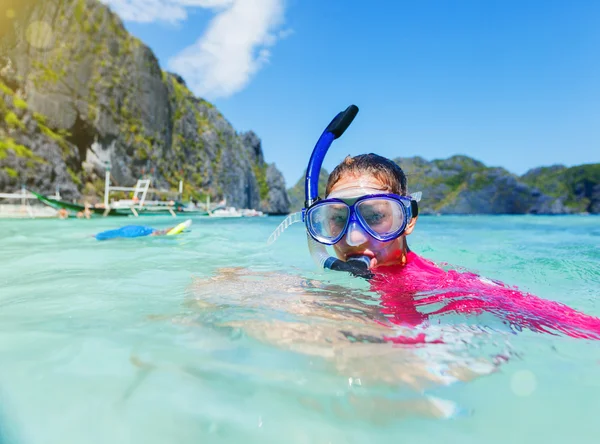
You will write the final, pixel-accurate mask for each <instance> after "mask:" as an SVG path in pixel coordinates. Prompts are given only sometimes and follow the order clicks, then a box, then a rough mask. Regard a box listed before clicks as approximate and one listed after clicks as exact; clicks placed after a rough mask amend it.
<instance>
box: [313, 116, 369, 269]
mask: <svg viewBox="0 0 600 444" xmlns="http://www.w3.org/2000/svg"><path fill="white" fill-rule="evenodd" d="M357 114H358V107H357V106H356V105H350V106H349V107H348V108H346V110H345V111H342V112H341V113H339V114H338V115H337V116H335V118H334V119H333V120H332V121H331V122H330V123H329V125H327V128H325V131H323V134H321V137H319V140H318V141H317V144H316V145H315V148H314V149H313V152H312V154H311V156H310V160H309V161H308V167H307V168H306V179H305V181H304V199H305V200H304V209H303V210H302V220H303V221H304V222H305V223H306V221H305V220H304V219H305V218H304V215H305V213H306V210H307V209H308V208H310V206H311V205H313V204H314V203H315V202H317V201H319V200H320V199H321V198H320V196H319V173H320V171H321V166H322V165H323V160H324V159H325V155H326V154H327V151H328V150H329V147H330V146H331V144H332V143H333V141H334V140H335V139H337V138H339V137H340V136H341V135H342V134H344V132H345V131H346V129H348V127H349V126H350V124H351V123H352V121H353V120H354V118H355V117H356V115H357ZM307 238H308V249H309V250H310V254H311V256H312V257H313V259H314V260H315V262H316V263H317V265H319V266H320V267H322V268H326V269H330V270H336V271H346V272H349V273H351V274H353V275H355V276H361V277H365V278H367V279H368V278H370V277H372V273H371V272H370V271H369V265H370V263H371V260H370V259H369V258H368V257H366V256H356V257H352V258H350V259H349V260H348V261H347V262H344V261H342V260H340V259H338V258H336V257H333V256H330V255H329V253H327V250H326V249H325V246H324V245H322V244H320V243H318V242H317V241H315V240H314V239H313V238H312V237H311V236H310V235H309V234H308V233H307Z"/></svg>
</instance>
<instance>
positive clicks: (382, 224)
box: [356, 198, 405, 237]
mask: <svg viewBox="0 0 600 444" xmlns="http://www.w3.org/2000/svg"><path fill="white" fill-rule="evenodd" d="M356 211H357V212H358V213H359V214H360V216H361V218H362V220H363V221H364V222H365V223H366V224H367V225H368V226H369V228H370V229H371V230H372V231H373V232H375V233H377V234H378V235H380V236H382V237H386V236H390V235H393V234H396V233H397V232H398V231H399V230H400V229H401V228H402V226H403V225H404V219H405V216H404V211H403V208H402V204H401V203H400V202H398V201H396V200H393V199H382V198H374V199H367V200H363V201H362V202H359V203H358V205H357V206H356Z"/></svg>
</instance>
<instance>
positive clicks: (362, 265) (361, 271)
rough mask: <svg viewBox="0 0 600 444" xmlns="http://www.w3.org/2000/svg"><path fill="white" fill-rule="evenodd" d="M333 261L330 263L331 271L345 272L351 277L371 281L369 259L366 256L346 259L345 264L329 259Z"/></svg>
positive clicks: (371, 274)
mask: <svg viewBox="0 0 600 444" xmlns="http://www.w3.org/2000/svg"><path fill="white" fill-rule="evenodd" d="M331 259H333V260H334V261H333V262H332V263H331V267H329V268H330V269H331V270H336V271H346V272H348V273H350V274H352V275H353V276H358V277H362V278H366V279H371V278H372V277H373V273H372V272H371V270H369V266H370V265H371V259H370V258H369V257H368V256H353V257H351V258H348V261H347V262H344V261H342V260H339V259H336V258H333V257H332V258H331Z"/></svg>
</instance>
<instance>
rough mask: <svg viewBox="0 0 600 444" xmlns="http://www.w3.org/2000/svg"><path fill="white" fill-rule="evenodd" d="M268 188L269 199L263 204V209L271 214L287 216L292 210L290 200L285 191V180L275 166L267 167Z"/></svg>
mask: <svg viewBox="0 0 600 444" xmlns="http://www.w3.org/2000/svg"><path fill="white" fill-rule="evenodd" d="M267 188H268V189H269V192H268V194H267V199H266V201H263V202H261V208H264V211H266V212H268V213H270V214H287V213H288V212H289V210H290V199H289V197H288V193H287V190H286V189H285V180H284V179H283V175H282V174H281V172H280V171H279V170H278V169H277V168H275V165H273V164H271V165H269V166H268V167H267Z"/></svg>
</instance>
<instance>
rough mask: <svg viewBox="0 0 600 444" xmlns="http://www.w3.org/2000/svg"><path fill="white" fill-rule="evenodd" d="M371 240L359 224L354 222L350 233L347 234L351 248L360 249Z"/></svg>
mask: <svg viewBox="0 0 600 444" xmlns="http://www.w3.org/2000/svg"><path fill="white" fill-rule="evenodd" d="M368 240H369V239H368V238H367V233H365V232H364V230H363V229H362V227H361V226H360V225H359V224H358V223H357V222H352V223H351V224H350V226H349V227H348V233H347V234H346V243H347V244H348V245H350V246H351V247H358V246H359V245H362V244H364V243H365V242H367V241H368Z"/></svg>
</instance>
